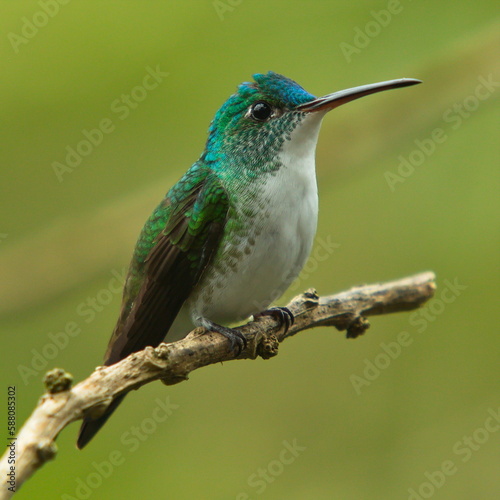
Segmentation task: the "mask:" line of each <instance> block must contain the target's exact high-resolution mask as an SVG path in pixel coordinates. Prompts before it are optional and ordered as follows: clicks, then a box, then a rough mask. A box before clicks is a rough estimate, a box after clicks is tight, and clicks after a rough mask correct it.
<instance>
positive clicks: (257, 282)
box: [189, 113, 322, 324]
mask: <svg viewBox="0 0 500 500" xmlns="http://www.w3.org/2000/svg"><path fill="white" fill-rule="evenodd" d="M321 119H322V116H320V115H319V113H312V114H310V115H308V116H306V117H305V118H304V120H303V121H302V122H301V123H300V125H299V126H298V127H297V128H296V129H295V130H294V131H293V133H292V136H291V140H288V141H286V142H285V143H284V146H283V149H282V151H281V152H280V160H281V162H282V165H283V166H282V167H281V168H280V169H279V170H278V171H277V172H275V173H274V174H270V175H269V176H268V177H267V179H266V181H265V182H264V183H263V184H262V186H261V188H260V191H259V195H258V198H259V201H260V203H261V206H263V207H266V209H265V210H264V213H263V216H262V218H260V217H259V219H260V220H259V221H254V224H253V223H252V221H249V238H251V239H252V243H253V244H252V245H251V250H249V249H248V246H246V247H245V249H246V252H245V251H244V250H245V249H244V248H243V247H242V245H241V243H240V246H241V247H242V248H236V250H237V251H238V252H239V253H240V258H239V259H238V260H237V261H235V260H233V262H232V263H231V264H232V265H231V266H225V267H224V268H223V269H220V268H219V269H210V270H208V271H207V273H206V276H204V278H203V280H202V282H201V283H200V287H199V291H198V293H196V294H195V296H193V297H192V300H190V301H189V303H190V310H191V316H192V317H193V319H194V320H196V318H198V317H200V316H203V317H206V318H208V319H210V320H212V321H216V322H218V323H223V324H224V323H228V322H234V321H239V320H242V319H244V318H246V317H248V316H250V315H251V314H255V313H257V312H259V311H262V310H264V309H266V308H267V307H268V306H269V304H271V303H272V302H273V301H275V300H276V299H278V298H279V297H280V296H281V295H282V294H283V292H284V291H285V290H286V289H287V288H288V287H289V285H290V284H291V282H292V281H293V280H294V279H295V278H296V277H297V276H298V274H299V273H300V271H301V269H302V267H303V266H304V264H305V262H306V260H307V258H308V256H309V253H310V251H311V247H312V244H313V240H314V236H315V234H316V226H317V219H318V192H317V186H316V171H315V159H314V157H315V149H316V142H317V138H318V132H319V127H320V124H321ZM226 250H227V252H228V253H231V251H233V250H235V248H230V246H228V248H226Z"/></svg>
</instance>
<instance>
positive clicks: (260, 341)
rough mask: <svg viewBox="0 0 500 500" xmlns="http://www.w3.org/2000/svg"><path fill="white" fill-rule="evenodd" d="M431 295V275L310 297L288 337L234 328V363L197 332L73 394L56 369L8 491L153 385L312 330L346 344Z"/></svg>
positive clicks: (268, 328)
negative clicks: (240, 346) (66, 439)
mask: <svg viewBox="0 0 500 500" xmlns="http://www.w3.org/2000/svg"><path fill="white" fill-rule="evenodd" d="M434 290H435V276H434V274H433V273H431V272H426V273H422V274H417V275H415V276H411V277H408V278H405V279H402V280H398V281H391V282H387V283H382V284H374V285H365V286H359V287H355V288H352V289H351V290H348V291H346V292H342V293H339V294H336V295H329V296H326V297H321V298H320V297H318V296H317V295H316V292H315V290H313V289H310V290H308V291H307V292H305V293H303V294H302V295H298V296H297V297H295V298H294V299H293V300H292V301H291V302H290V303H289V304H288V306H287V307H288V309H289V310H290V311H291V312H292V313H293V315H294V317H295V323H294V324H293V325H292V326H291V327H290V329H289V330H288V331H287V332H285V331H284V329H283V326H282V325H280V324H279V322H278V321H277V320H276V319H275V318H273V317H272V316H262V317H259V318H258V319H257V320H256V321H252V322H250V323H248V324H246V325H244V326H242V327H239V330H240V332H241V333H243V334H244V335H245V337H246V338H247V341H248V345H247V348H246V350H245V351H244V352H243V353H241V355H240V356H238V357H236V356H235V353H234V352H233V351H231V349H230V343H229V341H228V340H227V339H226V338H225V337H223V336H221V335H219V334H216V333H212V332H206V331H205V330H203V329H200V328H196V329H195V330H193V331H192V332H191V333H190V334H189V335H188V336H187V337H186V338H184V339H183V340H180V341H178V342H174V343H171V344H160V346H158V347H157V348H156V349H153V348H152V347H147V348H146V349H144V350H143V351H140V352H137V353H135V354H132V355H130V356H128V357H127V358H126V359H124V360H122V361H120V362H119V363H116V364H115V365H112V366H108V367H98V368H97V369H96V370H95V371H94V372H93V373H92V374H91V375H90V376H89V377H88V378H87V379H85V380H83V381H82V382H80V383H79V384H77V385H76V386H75V387H73V388H71V375H69V374H68V373H66V372H64V371H63V370H60V369H55V370H52V371H51V372H49V373H47V375H46V377H45V385H46V388H47V393H46V394H44V395H43V396H42V397H41V399H40V401H39V403H38V406H37V407H36V408H35V410H34V411H33V413H32V414H31V416H30V417H29V419H28V420H27V421H26V423H25V424H24V426H23V427H22V429H21V431H20V433H19V435H18V437H17V440H16V445H15V446H16V463H15V482H14V487H13V488H12V489H13V490H15V491H17V490H18V489H19V488H20V487H21V485H22V484H23V483H24V481H26V480H27V479H28V478H29V477H30V476H31V475H33V474H34V472H35V471H36V470H37V469H38V468H39V467H41V466H42V465H43V464H44V463H45V462H46V461H48V460H51V459H53V458H54V457H55V455H56V453H57V447H56V444H55V440H56V438H57V436H58V434H59V432H61V430H62V429H64V428H65V427H66V426H67V425H68V424H70V423H71V422H74V421H75V420H79V419H81V418H82V417H83V416H84V415H85V414H89V415H91V416H96V417H97V416H99V415H101V414H102V413H103V412H104V410H105V409H106V408H107V407H108V405H109V404H110V403H111V401H112V400H113V399H114V398H115V397H116V396H118V395H120V394H123V393H127V392H129V391H131V390H133V389H138V388H139V387H141V386H143V385H145V384H147V383H149V382H153V381H154V380H161V381H162V382H163V383H164V384H166V385H172V384H176V383H178V382H182V381H183V380H187V378H188V375H189V373H190V372H192V371H193V370H196V369H197V368H201V367H203V366H207V365H210V364H213V363H220V362H221V361H229V360H232V359H255V358H257V357H258V356H261V357H263V358H266V359H267V358H270V357H272V356H275V355H276V354H277V353H278V346H279V343H280V342H283V340H285V339H286V338H288V337H291V336H293V335H295V334H297V333H299V332H301V331H303V330H308V329H310V328H314V327H317V326H334V327H336V328H337V329H338V330H341V331H342V330H346V331H347V337H348V338H355V337H357V336H359V335H361V334H362V333H364V332H365V331H366V329H367V328H368V327H369V323H368V320H367V319H366V318H367V317H368V316H374V315H379V314H386V313H392V312H397V311H408V310H411V309H416V308H418V307H419V306H420V305H421V304H423V303H424V302H426V301H427V300H429V299H430V298H431V297H432V296H433V294H434ZM8 451H9V450H7V452H6V453H5V454H4V456H3V457H2V460H1V462H0V474H1V477H2V489H1V491H0V500H3V499H8V498H11V497H12V495H14V492H15V491H12V490H11V489H9V486H11V484H9V476H8V473H9V472H10V471H11V465H10V464H9V463H8V456H9V455H8Z"/></svg>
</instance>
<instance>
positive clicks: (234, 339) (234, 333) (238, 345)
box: [200, 318, 247, 356]
mask: <svg viewBox="0 0 500 500" xmlns="http://www.w3.org/2000/svg"><path fill="white" fill-rule="evenodd" d="M200 323H201V326H203V327H205V328H206V329H207V330H209V331H211V332H217V333H220V334H221V335H223V336H224V337H226V338H227V339H229V341H230V342H231V350H232V351H234V352H235V353H236V356H239V355H240V354H241V353H242V352H243V350H244V349H246V347H247V339H246V338H245V336H244V335H243V334H242V333H240V332H239V331H238V330H235V329H234V328H228V327H227V326H221V325H218V324H217V323H214V322H213V321H210V320H209V319H206V318H203V319H201V320H200Z"/></svg>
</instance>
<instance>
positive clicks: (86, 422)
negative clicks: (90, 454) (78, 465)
mask: <svg viewBox="0 0 500 500" xmlns="http://www.w3.org/2000/svg"><path fill="white" fill-rule="evenodd" d="M125 396H126V395H125V394H123V395H122V396H118V397H117V398H115V399H114V400H113V401H112V402H111V404H110V405H109V407H108V408H107V410H106V411H105V413H104V414H103V415H101V416H100V417H98V418H95V419H91V418H90V417H84V419H83V423H82V426H81V427H80V432H79V434H78V440H77V441H76V446H77V447H78V449H79V450H81V449H82V448H83V447H84V446H85V445H86V444H87V443H88V442H89V441H90V440H91V439H92V438H93V437H94V436H95V435H96V434H97V432H98V431H99V429H100V428H101V427H102V426H103V425H104V424H105V423H106V422H107V420H108V418H109V417H111V415H112V413H113V412H114V411H115V410H116V409H117V408H118V406H119V404H120V403H121V402H122V401H123V399H124V398H125Z"/></svg>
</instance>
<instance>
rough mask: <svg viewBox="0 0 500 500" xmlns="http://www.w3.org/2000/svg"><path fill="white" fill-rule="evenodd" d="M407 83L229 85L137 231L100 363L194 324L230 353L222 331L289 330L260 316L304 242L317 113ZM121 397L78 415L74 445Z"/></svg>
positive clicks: (306, 249) (258, 79)
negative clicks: (200, 144)
mask: <svg viewBox="0 0 500 500" xmlns="http://www.w3.org/2000/svg"><path fill="white" fill-rule="evenodd" d="M417 83H421V82H420V80H416V79H412V78H401V79H397V80H390V81H385V82H380V83H374V84H370V85H362V86H359V87H354V88H350V89H347V90H341V91H339V92H334V93H332V94H328V95H325V96H323V97H315V96H314V95H312V94H310V93H309V92H307V91H306V90H304V89H303V88H302V87H301V86H300V85H299V84H297V83H296V82H294V81H293V80H291V79H289V78H287V77H285V76H283V75H280V74H278V73H274V72H272V71H269V72H268V73H265V74H255V75H253V82H245V83H242V84H241V85H239V87H238V88H237V91H236V93H234V94H233V95H231V96H230V97H229V99H227V101H226V102H225V103H224V104H223V105H222V107H221V108H220V109H219V110H218V111H217V113H216V114H215V117H214V119H213V121H212V122H211V124H210V127H209V130H208V138H207V141H206V145H205V149H204V151H203V153H202V154H201V156H200V158H199V159H198V161H196V162H195V163H194V164H193V165H192V166H191V168H189V170H188V171H187V172H186V173H185V174H184V175H183V176H182V177H181V179H180V180H179V181H178V182H177V183H176V184H175V185H174V186H173V187H172V188H171V189H170V190H169V191H168V193H167V194H166V196H165V198H164V199H163V200H162V201H161V202H160V204H159V205H158V206H157V207H156V208H155V210H154V211H153V213H152V214H151V216H150V217H149V219H148V220H147V221H146V223H145V225H144V227H143V229H142V231H141V233H140V236H139V239H138V241H137V243H136V246H135V250H134V253H133V257H132V261H131V263H130V267H129V271H128V275H127V277H126V280H125V285H124V291H123V299H122V306H121V311H120V315H119V318H118V321H117V324H116V326H115V328H114V331H113V334H112V336H111V339H110V341H109V345H108V348H107V351H106V354H105V357H104V365H105V366H109V365H113V364H114V363H117V362H118V361H120V360H121V359H123V358H125V357H127V356H128V355H129V354H131V353H133V352H136V351H140V350H142V349H144V348H145V347H146V346H153V347H156V346H158V345H159V344H160V343H161V342H162V341H163V340H166V341H168V342H172V341H173V340H178V339H179V338H182V337H183V336H185V335H186V334H187V333H188V332H189V331H190V330H191V329H192V327H193V326H199V327H204V328H205V329H206V330H208V331H213V332H218V333H219V334H221V335H223V336H224V337H226V338H227V339H228V340H229V342H230V345H231V348H232V349H234V350H235V351H236V352H237V353H241V351H242V350H244V349H245V346H246V342H245V338H244V337H243V336H242V335H241V333H239V332H238V331H237V330H236V329H233V328H230V327H228V326H227V325H228V324H229V325H230V324H233V323H235V322H237V321H241V320H243V319H245V318H249V317H250V316H252V315H253V316H254V317H255V315H258V314H273V315H275V316H277V317H279V318H281V320H282V321H283V323H284V326H285V327H288V326H289V324H290V322H293V316H292V315H291V313H290V311H288V310H286V308H271V309H266V308H267V307H268V306H269V305H270V304H271V303H272V302H273V301H274V300H276V299H277V298H278V297H280V296H281V295H282V294H283V293H284V292H285V290H286V289H287V288H288V287H289V285H290V284H291V283H292V281H293V280H294V279H295V278H296V277H297V276H298V275H299V273H300V271H301V269H302V267H303V266H304V264H305V262H306V260H307V258H308V256H309V253H310V251H311V247H312V245H313V240H314V237H315V234H316V226H317V219H318V190H317V183H316V167H315V151H316V143H317V140H318V134H319V129H320V125H321V122H322V120H323V117H324V116H325V115H326V113H327V112H328V111H330V110H332V109H334V108H336V107H338V106H341V105H342V104H345V103H347V102H350V101H353V100H355V99H358V98H360V97H363V96H366V95H369V94H373V93H375V92H381V91H383V90H388V89H396V88H399V87H407V86H410V85H415V84H417ZM186 325H188V326H186ZM123 398H124V396H118V397H117V398H115V399H114V400H113V401H112V402H111V404H110V406H109V407H108V408H107V409H106V411H105V413H104V414H103V415H101V416H99V417H97V418H95V419H92V418H91V417H90V416H86V417H85V418H84V421H83V423H82V426H81V429H80V433H79V436H78V440H77V446H78V448H80V449H81V448H83V447H84V446H85V445H86V444H87V443H88V442H89V441H90V440H91V439H92V437H93V436H94V435H95V434H96V433H97V431H98V430H99V429H100V428H101V427H102V426H103V425H104V423H105V422H106V421H107V419H108V418H109V416H110V415H111V414H112V413H113V412H114V410H115V409H116V407H117V406H118V405H119V404H120V402H121V401H122V400H123Z"/></svg>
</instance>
